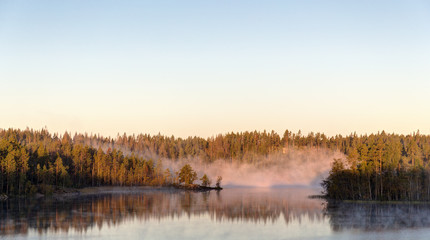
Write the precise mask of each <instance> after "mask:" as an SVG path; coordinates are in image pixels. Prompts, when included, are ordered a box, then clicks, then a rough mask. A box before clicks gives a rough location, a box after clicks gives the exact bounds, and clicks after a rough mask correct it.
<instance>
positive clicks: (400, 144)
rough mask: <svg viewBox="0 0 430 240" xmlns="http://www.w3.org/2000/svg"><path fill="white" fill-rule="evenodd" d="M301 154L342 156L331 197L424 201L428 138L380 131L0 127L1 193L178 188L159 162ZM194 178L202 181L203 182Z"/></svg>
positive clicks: (428, 190)
mask: <svg viewBox="0 0 430 240" xmlns="http://www.w3.org/2000/svg"><path fill="white" fill-rule="evenodd" d="M301 148H312V149H316V150H319V149H330V150H333V151H340V152H342V153H344V154H345V155H346V156H347V159H346V160H345V161H340V160H338V161H336V162H335V164H334V166H333V169H332V171H331V174H330V176H329V178H327V179H326V181H325V182H324V187H325V189H326V192H327V194H328V195H329V196H330V197H333V198H338V199H369V200H375V199H378V200H379V199H387V200H390V199H411V200H412V199H423V197H424V196H427V198H428V196H430V187H428V186H427V185H430V184H427V183H428V182H429V180H428V178H429V177H428V176H429V174H428V172H429V168H430V167H429V160H430V136H428V135H422V134H419V132H417V133H414V134H412V135H398V134H386V133H385V132H380V133H377V134H371V135H361V136H358V135H357V134H350V135H349V136H342V135H336V136H332V137H327V136H326V135H325V134H322V133H313V132H311V133H309V134H307V135H302V134H301V132H300V131H299V132H298V133H292V132H291V131H288V130H286V131H285V132H284V134H283V135H282V137H281V136H280V135H278V134H277V133H276V132H274V131H271V132H266V131H263V132H258V131H253V132H240V133H227V134H224V135H221V134H220V135H217V136H214V137H209V138H206V139H205V138H201V137H188V138H185V139H183V138H175V137H173V136H171V137H166V136H163V135H160V134H158V135H154V136H153V135H149V134H139V135H132V136H127V135H125V134H124V135H122V136H121V135H118V136H117V137H116V138H115V139H113V138H106V137H102V136H99V135H94V134H77V133H75V134H74V135H73V137H72V134H71V133H68V132H65V133H64V134H62V135H58V134H51V133H49V132H48V131H47V130H46V129H42V130H32V129H25V130H19V129H7V130H6V129H0V191H1V192H5V193H18V194H22V193H27V192H32V191H35V185H36V186H50V185H57V186H66V187H83V186H100V185H162V184H169V183H179V172H178V173H173V172H171V171H170V170H169V169H165V168H163V166H162V161H161V160H160V158H168V159H172V160H173V161H175V160H178V159H186V158H199V159H200V160H201V161H204V162H207V163H211V162H213V161H215V160H219V159H222V160H224V161H227V162H233V163H255V162H256V161H264V159H265V158H261V156H269V155H270V154H272V153H279V152H288V151H289V150H290V149H301ZM142 156H145V157H142ZM148 156H149V157H148ZM191 173H192V172H191ZM183 179H193V180H196V179H198V178H197V176H196V177H194V176H188V177H186V178H183ZM200 180H201V181H202V182H203V181H204V182H205V183H207V181H206V179H205V178H204V179H200ZM184 183H185V181H184Z"/></svg>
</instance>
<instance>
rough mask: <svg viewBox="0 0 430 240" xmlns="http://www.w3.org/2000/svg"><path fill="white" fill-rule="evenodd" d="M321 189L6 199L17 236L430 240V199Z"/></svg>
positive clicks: (2, 227)
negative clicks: (350, 199) (341, 197)
mask: <svg viewBox="0 0 430 240" xmlns="http://www.w3.org/2000/svg"><path fill="white" fill-rule="evenodd" d="M318 191H319V190H318V189H309V188H277V189H269V188H231V189H224V190H223V191H221V192H206V193H192V192H176V191H173V192H172V191H165V190H152V191H145V192H140V193H133V194H124V193H109V194H99V195H89V196H81V197H76V198H71V199H63V200H53V199H45V200H43V199H39V200H19V201H18V200H16V199H15V200H9V201H6V202H0V207H1V208H0V238H5V239H7V238H10V239H26V238H30V239H45V238H62V239H68V238H70V239H81V238H92V239H94V238H96V239H124V240H128V239H223V240H226V239H430V205H428V204H370V203H365V204H353V203H342V204H339V203H336V204H335V203H327V202H325V201H324V200H321V199H310V198H308V196H309V195H312V194H317V193H318Z"/></svg>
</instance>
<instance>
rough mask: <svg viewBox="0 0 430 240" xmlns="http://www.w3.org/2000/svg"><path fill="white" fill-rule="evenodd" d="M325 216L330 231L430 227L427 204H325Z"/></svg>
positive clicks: (429, 207) (429, 212) (429, 211)
mask: <svg viewBox="0 0 430 240" xmlns="http://www.w3.org/2000/svg"><path fill="white" fill-rule="evenodd" d="M324 212H325V215H326V216H327V217H328V218H329V222H330V225H331V228H332V230H333V231H336V232H338V231H344V230H360V231H383V230H397V229H404V228H428V227H430V215H429V214H430V204H426V203H417V204H407V203H391V204H388V203H348V202H342V203H339V202H337V203H336V202H329V203H328V204H327V206H326V208H325V211H324Z"/></svg>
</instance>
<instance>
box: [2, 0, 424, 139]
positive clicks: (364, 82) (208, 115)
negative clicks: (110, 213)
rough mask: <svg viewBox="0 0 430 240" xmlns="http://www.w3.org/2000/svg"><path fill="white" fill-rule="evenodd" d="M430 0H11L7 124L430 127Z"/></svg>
mask: <svg viewBox="0 0 430 240" xmlns="http://www.w3.org/2000/svg"><path fill="white" fill-rule="evenodd" d="M429 23H430V3H429V2H428V1H249V0H246V1H200V0H199V1H30V0H29V1H2V0H0V86H1V88H0V89H1V94H0V109H1V114H0V128H9V127H14V128H25V127H26V126H29V127H31V128H36V129H39V128H41V127H44V126H47V127H48V129H49V130H50V131H54V132H60V133H63V132H64V131H65V130H68V131H72V132H74V131H78V132H89V133H90V132H92V133H101V134H103V135H110V136H116V134H117V133H118V132H119V133H123V132H127V133H128V134H132V133H151V134H154V133H158V132H161V133H162V134H166V135H171V134H174V135H175V136H181V137H185V136H189V135H198V136H203V137H207V136H211V135H214V134H218V133H225V132H230V131H245V130H264V129H266V130H272V129H273V130H275V131H277V132H279V133H282V132H283V131H284V130H285V129H290V130H293V131H298V130H299V129H301V130H302V132H304V133H307V132H310V131H314V132H317V131H319V132H325V133H326V134H328V135H334V134H337V133H341V134H349V133H351V132H354V131H356V132H357V133H372V132H377V131H378V130H385V131H388V132H396V133H411V132H412V131H415V130H417V129H419V130H420V131H421V133H427V134H430V106H429V103H430V24H429Z"/></svg>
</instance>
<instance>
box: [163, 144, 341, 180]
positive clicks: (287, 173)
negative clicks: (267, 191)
mask: <svg viewBox="0 0 430 240" xmlns="http://www.w3.org/2000/svg"><path fill="white" fill-rule="evenodd" d="M335 158H336V159H338V158H345V155H344V154H342V153H340V152H339V151H332V150H330V149H316V148H309V149H290V150H287V151H285V152H278V153H272V154H270V155H268V156H260V157H259V158H256V159H255V161H254V162H253V163H240V162H234V161H231V160H228V159H218V160H215V161H213V162H205V161H203V160H202V159H198V158H192V159H179V160H171V159H163V160H162V162H163V166H165V167H167V168H169V169H171V171H172V172H176V171H178V170H179V169H180V166H183V165H184V164H186V163H188V164H190V165H191V166H192V167H193V169H194V170H195V171H196V172H197V173H198V175H203V174H207V175H208V176H209V178H210V179H216V177H217V176H222V178H223V180H222V182H223V185H224V186H227V187H229V186H230V187H231V186H243V187H280V186H311V187H320V184H321V182H322V180H323V179H325V178H326V177H327V176H328V174H329V171H330V169H331V165H332V162H333V159H335Z"/></svg>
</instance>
